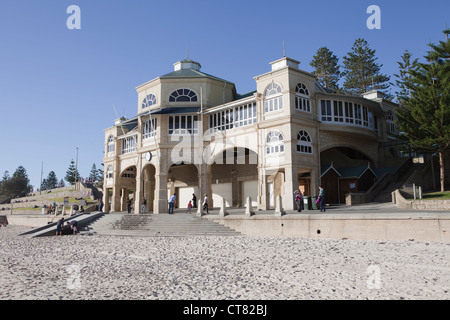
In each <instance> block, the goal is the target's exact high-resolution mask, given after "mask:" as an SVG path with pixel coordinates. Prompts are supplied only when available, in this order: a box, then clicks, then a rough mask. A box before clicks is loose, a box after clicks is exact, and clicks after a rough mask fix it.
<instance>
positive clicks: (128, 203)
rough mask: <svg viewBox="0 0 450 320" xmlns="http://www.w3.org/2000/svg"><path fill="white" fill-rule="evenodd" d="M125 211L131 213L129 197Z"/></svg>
mask: <svg viewBox="0 0 450 320" xmlns="http://www.w3.org/2000/svg"><path fill="white" fill-rule="evenodd" d="M127 211H128V213H131V200H130V198H127Z"/></svg>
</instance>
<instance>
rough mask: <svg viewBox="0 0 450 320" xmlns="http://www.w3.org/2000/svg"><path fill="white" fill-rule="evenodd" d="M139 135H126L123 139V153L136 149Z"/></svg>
mask: <svg viewBox="0 0 450 320" xmlns="http://www.w3.org/2000/svg"><path fill="white" fill-rule="evenodd" d="M136 146H137V136H131V137H126V138H124V139H122V154H126V153H131V152H134V151H136Z"/></svg>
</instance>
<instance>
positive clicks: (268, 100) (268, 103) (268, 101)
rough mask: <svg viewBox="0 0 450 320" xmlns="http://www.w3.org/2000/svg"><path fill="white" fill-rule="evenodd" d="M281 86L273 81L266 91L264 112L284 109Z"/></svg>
mask: <svg viewBox="0 0 450 320" xmlns="http://www.w3.org/2000/svg"><path fill="white" fill-rule="evenodd" d="M282 98H283V97H282V95H281V86H280V85H279V84H278V83H275V82H272V83H271V84H269V85H268V86H267V88H266V90H265V91H264V112H266V113H267V112H272V111H276V110H281V109H283V99H282Z"/></svg>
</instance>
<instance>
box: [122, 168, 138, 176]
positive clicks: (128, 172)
mask: <svg viewBox="0 0 450 320" xmlns="http://www.w3.org/2000/svg"><path fill="white" fill-rule="evenodd" d="M135 177H136V174H135V171H134V168H133V167H131V168H128V169H127V170H125V172H124V173H122V178H132V179H134V178H135Z"/></svg>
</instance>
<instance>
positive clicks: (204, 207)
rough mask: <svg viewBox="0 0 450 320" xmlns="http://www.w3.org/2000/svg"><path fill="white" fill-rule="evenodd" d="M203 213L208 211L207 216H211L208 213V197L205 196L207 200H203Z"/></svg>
mask: <svg viewBox="0 0 450 320" xmlns="http://www.w3.org/2000/svg"><path fill="white" fill-rule="evenodd" d="M203 211H206V214H209V211H208V195H207V194H205V198H204V199H203Z"/></svg>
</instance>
